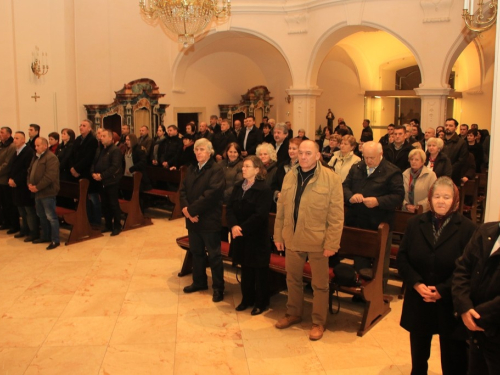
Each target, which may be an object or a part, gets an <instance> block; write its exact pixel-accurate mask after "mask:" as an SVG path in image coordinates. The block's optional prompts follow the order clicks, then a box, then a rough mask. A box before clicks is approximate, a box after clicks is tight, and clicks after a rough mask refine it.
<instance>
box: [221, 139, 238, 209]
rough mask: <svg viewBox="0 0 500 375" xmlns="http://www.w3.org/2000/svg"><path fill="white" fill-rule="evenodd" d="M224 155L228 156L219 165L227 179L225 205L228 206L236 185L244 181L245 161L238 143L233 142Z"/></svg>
mask: <svg viewBox="0 0 500 375" xmlns="http://www.w3.org/2000/svg"><path fill="white" fill-rule="evenodd" d="M224 155H226V156H225V158H224V159H222V160H221V161H219V165H220V166H221V167H222V168H223V169H224V176H225V178H226V188H225V190H224V204H227V201H228V200H229V197H230V196H231V193H232V192H233V188H234V185H235V184H236V183H238V182H240V181H241V180H243V176H242V169H241V168H242V167H243V159H242V158H241V148H240V146H239V145H238V143H236V142H231V143H229V144H228V145H227V147H226V150H225V151H224Z"/></svg>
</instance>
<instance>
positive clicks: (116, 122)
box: [102, 113, 122, 135]
mask: <svg viewBox="0 0 500 375" xmlns="http://www.w3.org/2000/svg"><path fill="white" fill-rule="evenodd" d="M102 127H103V128H104V129H109V130H111V131H113V132H115V133H116V134H118V135H121V134H122V118H121V116H120V115H118V114H116V113H115V114H114V115H111V116H106V117H104V118H103V119H102Z"/></svg>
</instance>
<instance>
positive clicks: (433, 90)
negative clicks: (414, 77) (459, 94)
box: [413, 87, 451, 96]
mask: <svg viewBox="0 0 500 375" xmlns="http://www.w3.org/2000/svg"><path fill="white" fill-rule="evenodd" d="M413 90H414V91H415V93H416V94H417V95H418V96H448V95H449V94H450V92H451V88H449V87H447V88H443V87H418V88H415V89H413Z"/></svg>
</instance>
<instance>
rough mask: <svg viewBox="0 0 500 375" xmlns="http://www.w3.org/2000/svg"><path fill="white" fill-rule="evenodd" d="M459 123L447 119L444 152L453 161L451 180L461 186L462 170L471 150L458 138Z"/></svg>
mask: <svg viewBox="0 0 500 375" xmlns="http://www.w3.org/2000/svg"><path fill="white" fill-rule="evenodd" d="M457 126H458V121H457V120H455V119H453V118H448V119H446V122H445V125H444V134H445V137H444V148H443V151H442V152H444V153H445V154H446V155H448V157H449V158H450V161H451V167H452V169H453V171H452V173H451V179H452V180H453V182H454V183H455V185H457V186H460V179H461V178H462V177H463V176H462V169H463V167H464V164H465V163H466V162H467V158H468V157H469V148H468V147H467V143H466V142H465V141H464V140H463V139H462V138H460V137H459V136H458V134H457V133H456V130H457Z"/></svg>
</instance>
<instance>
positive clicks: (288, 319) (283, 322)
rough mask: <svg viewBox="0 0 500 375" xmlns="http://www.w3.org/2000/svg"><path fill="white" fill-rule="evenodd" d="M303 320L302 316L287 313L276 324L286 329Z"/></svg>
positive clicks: (279, 327) (277, 326)
mask: <svg viewBox="0 0 500 375" xmlns="http://www.w3.org/2000/svg"><path fill="white" fill-rule="evenodd" d="M301 321H302V318H301V317H300V316H293V315H288V314H286V315H285V316H284V317H283V318H281V319H280V320H278V321H277V322H276V324H275V325H274V326H275V327H276V328H278V329H284V328H288V327H290V326H291V325H292V324H297V323H300V322H301Z"/></svg>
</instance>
